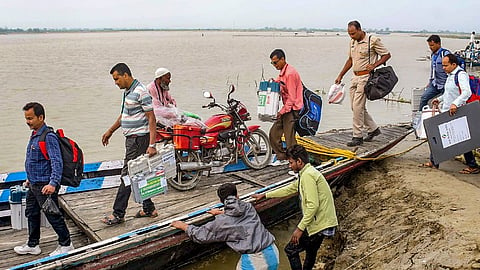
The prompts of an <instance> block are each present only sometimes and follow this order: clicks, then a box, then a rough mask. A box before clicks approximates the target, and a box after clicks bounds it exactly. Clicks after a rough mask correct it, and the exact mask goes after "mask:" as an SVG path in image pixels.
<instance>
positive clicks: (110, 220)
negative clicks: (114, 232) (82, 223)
mask: <svg viewBox="0 0 480 270" xmlns="http://www.w3.org/2000/svg"><path fill="white" fill-rule="evenodd" d="M100 221H101V222H103V223H105V224H107V225H109V226H111V225H117V224H120V223H123V222H125V218H121V217H117V216H115V215H110V216H105V217H104V218H102V219H101V220H100Z"/></svg>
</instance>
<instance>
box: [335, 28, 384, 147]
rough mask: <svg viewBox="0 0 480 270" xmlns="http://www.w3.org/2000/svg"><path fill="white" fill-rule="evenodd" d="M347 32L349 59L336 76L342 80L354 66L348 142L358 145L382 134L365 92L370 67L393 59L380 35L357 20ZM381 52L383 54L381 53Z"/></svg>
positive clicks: (348, 144)
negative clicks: (351, 115)
mask: <svg viewBox="0 0 480 270" xmlns="http://www.w3.org/2000/svg"><path fill="white" fill-rule="evenodd" d="M348 35H349V36H350V38H351V39H352V40H351V41H350V47H349V51H348V59H347V61H346V62H345V65H344V66H343V69H342V71H340V74H339V75H338V77H337V78H336V79H335V83H336V84H340V83H341V82H342V78H343V75H345V73H347V71H348V70H349V69H350V68H352V67H353V75H354V76H353V77H352V79H351V86H350V106H351V108H352V111H353V137H352V141H350V142H348V143H347V146H357V145H361V144H363V142H364V141H366V142H369V141H372V140H373V137H375V136H378V135H380V133H381V132H380V129H379V128H378V126H377V124H376V123H375V121H373V118H372V117H371V116H370V114H369V113H368V112H367V108H366V106H365V105H366V102H367V96H366V95H365V85H366V84H367V81H368V77H369V74H370V71H372V70H374V69H375V68H376V67H378V66H380V65H382V64H384V63H385V62H387V60H388V59H390V57H391V55H390V52H389V51H388V50H387V48H385V46H384V45H383V43H382V42H381V41H380V38H378V37H375V36H372V35H367V33H365V32H364V31H362V27H361V26H360V23H359V22H358V21H351V22H349V23H348ZM379 56H380V57H379ZM363 128H365V129H366V130H367V137H365V139H364V138H363V135H362V129H363Z"/></svg>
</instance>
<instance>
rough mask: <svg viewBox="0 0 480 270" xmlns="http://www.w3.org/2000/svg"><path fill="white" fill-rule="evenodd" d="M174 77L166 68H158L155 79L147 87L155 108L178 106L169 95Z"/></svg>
mask: <svg viewBox="0 0 480 270" xmlns="http://www.w3.org/2000/svg"><path fill="white" fill-rule="evenodd" d="M171 78H172V75H171V74H170V71H169V70H168V69H166V68H163V67H161V68H158V69H157V70H156V71H155V79H154V80H153V82H151V83H149V84H148V85H147V89H148V92H149V93H150V95H151V96H152V99H153V107H154V108H158V107H161V106H163V107H165V106H169V105H173V106H177V103H176V102H175V99H173V98H172V96H171V95H170V93H169V90H170V86H169V85H170V80H171Z"/></svg>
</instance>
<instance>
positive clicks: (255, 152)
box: [242, 129, 272, 169]
mask: <svg viewBox="0 0 480 270" xmlns="http://www.w3.org/2000/svg"><path fill="white" fill-rule="evenodd" d="M243 151H244V155H242V160H243V162H245V164H247V166H248V167H250V168H253V169H263V168H265V167H267V166H268V164H270V163H271V162H272V146H271V145H270V141H269V139H268V135H267V134H266V133H265V132H264V131H263V130H261V129H257V130H255V131H253V132H252V133H250V137H249V138H248V139H247V140H246V141H245V144H244V145H243Z"/></svg>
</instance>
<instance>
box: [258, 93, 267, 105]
mask: <svg viewBox="0 0 480 270" xmlns="http://www.w3.org/2000/svg"><path fill="white" fill-rule="evenodd" d="M266 101H267V95H261V94H260V95H258V106H260V107H264V106H265V102H266Z"/></svg>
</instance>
